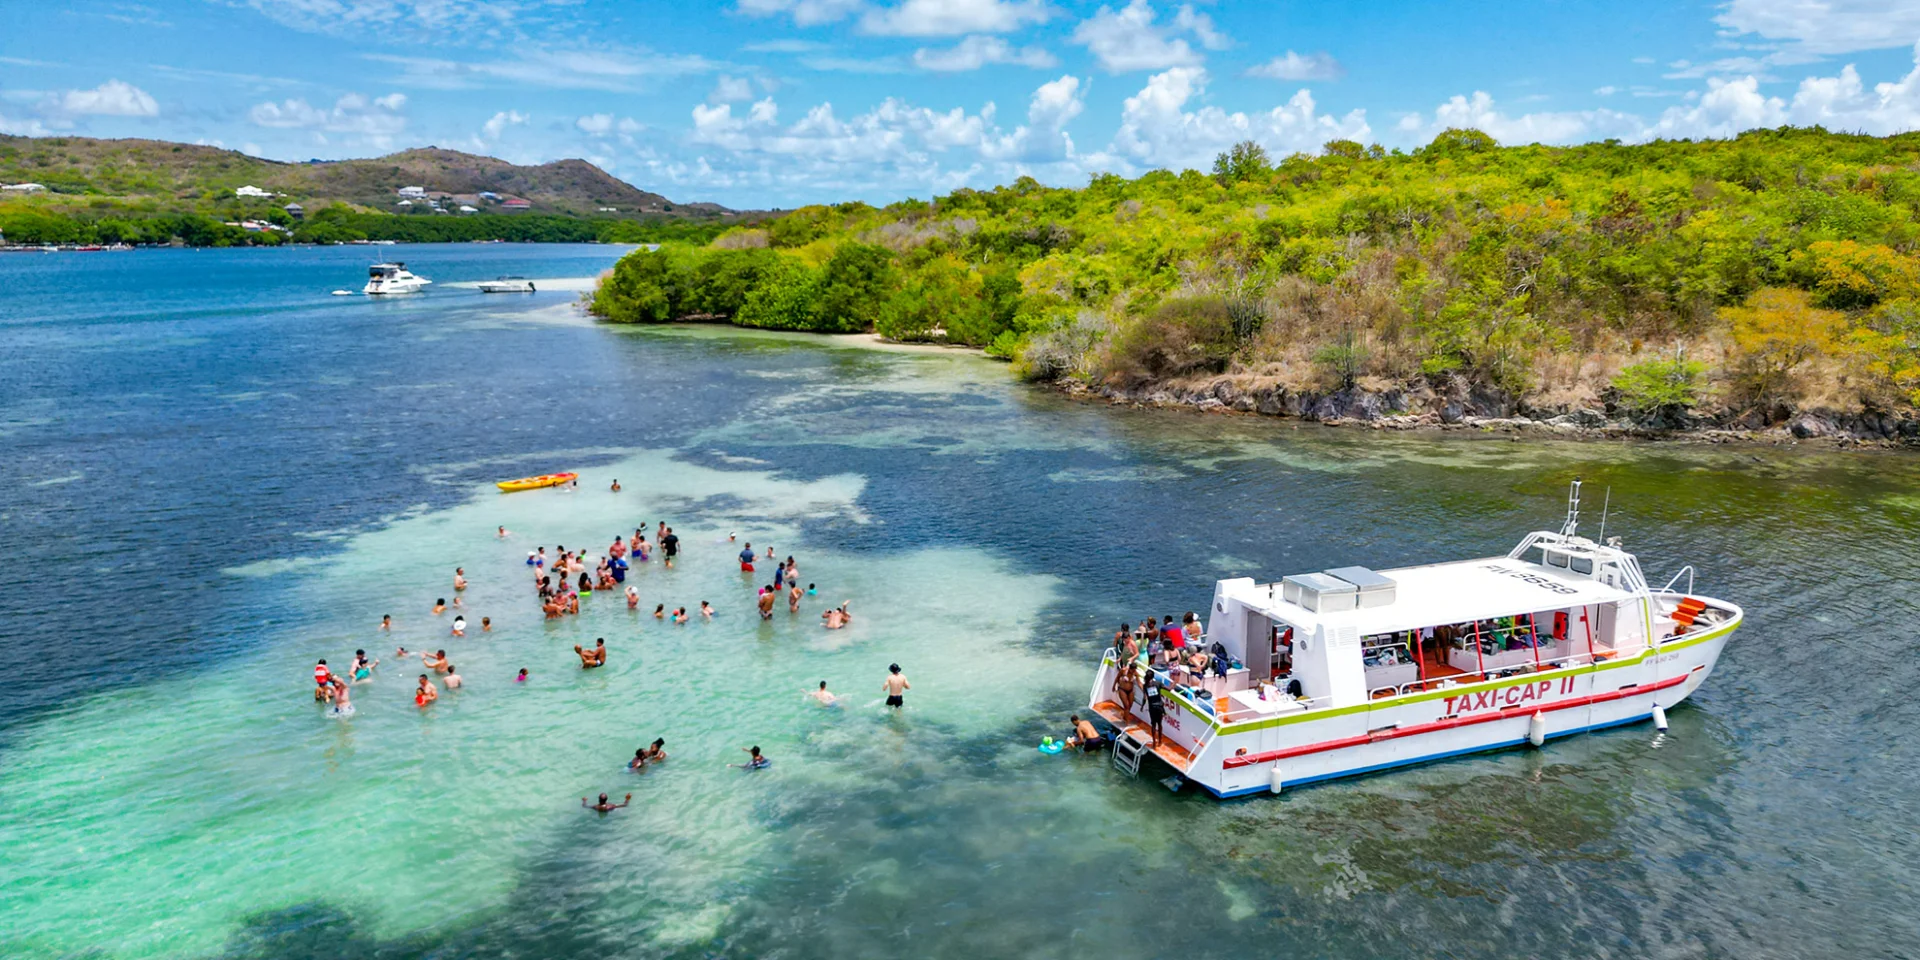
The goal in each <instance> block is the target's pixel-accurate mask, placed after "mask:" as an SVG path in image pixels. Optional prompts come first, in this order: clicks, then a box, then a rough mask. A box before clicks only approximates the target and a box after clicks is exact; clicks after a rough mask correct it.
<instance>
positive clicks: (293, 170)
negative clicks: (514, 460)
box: [0, 136, 741, 244]
mask: <svg viewBox="0 0 1920 960" xmlns="http://www.w3.org/2000/svg"><path fill="white" fill-rule="evenodd" d="M18 183H34V184H40V185H42V186H44V187H45V188H46V189H45V190H44V191H37V192H33V193H20V192H12V191H10V192H7V193H5V194H4V195H0V231H4V232H5V234H6V237H7V239H8V240H9V241H10V242H15V243H66V242H82V241H98V242H112V241H115V240H128V241H130V242H146V241H158V242H165V241H167V240H170V239H171V238H173V237H179V238H181V239H182V240H183V241H185V242H188V243H194V244H205V243H246V242H263V241H264V242H273V241H275V240H277V239H280V237H276V236H267V237H262V236H260V235H259V234H257V233H255V234H248V233H247V232H246V231H243V230H239V229H238V228H225V229H223V225H225V224H229V223H235V222H240V221H244V220H259V221H266V222H273V223H276V224H279V225H282V226H284V227H287V228H289V229H290V230H291V231H292V233H291V235H292V236H293V237H294V238H296V239H312V240H329V239H355V238H370V239H394V240H409V239H429V240H466V239H491V238H494V237H499V238H502V239H516V240H535V239H565V240H577V239H589V240H590V239H596V238H597V239H629V240H637V239H662V238H673V237H690V238H698V239H701V240H704V239H707V238H710V237H712V236H713V235H714V234H715V233H717V232H718V227H717V226H715V225H718V224H724V223H729V222H733V221H734V220H737V219H739V218H740V216H741V215H740V214H736V213H735V212H734V211H732V210H728V209H727V208H725V207H722V206H719V205H718V204H712V203H689V204H682V203H675V202H673V201H672V200H669V199H668V198H666V197H663V196H661V195H660V194H657V193H651V192H648V191H645V190H641V189H639V188H637V187H634V186H633V185H631V184H628V183H626V182H624V181H622V180H619V179H618V178H615V177H613V176H612V175H610V174H608V173H607V172H606V171H603V170H601V169H600V168H598V167H596V166H594V165H593V164H590V163H588V162H586V161H584V160H557V161H554V162H552V163H545V164H541V165H539V166H531V167H523V166H517V165H515V164H511V163H507V162H506V161H503V160H496V159H494V158H492V157H481V156H474V155H472V154H467V153H461V152H459V151H455V150H441V149H437V148H433V147H427V148H422V149H417V150H406V151H402V152H400V153H395V154H392V155H390V156H386V157H379V158H376V159H371V160H333V161H311V162H306V163H281V162H278V161H273V160H263V159H260V158H258V157H251V156H247V155H246V154H243V153H239V152H237V151H233V150H222V149H219V148H217V147H203V146H195V145H192V144H182V143H167V142H164V141H158V140H96V139H90V138H86V137H32V138H30V137H10V136H0V184H18ZM243 187H253V188H256V189H257V190H259V191H262V192H264V193H266V194H268V196H264V197H252V196H247V197H243V196H238V195H236V193H235V191H236V190H239V189H241V188H243ZM403 187H420V188H422V189H423V190H424V191H425V192H426V193H427V194H428V197H427V198H415V199H413V200H409V201H408V202H407V203H406V204H404V205H403V204H401V202H400V201H401V200H402V199H405V198H402V197H401V196H400V195H399V194H398V191H399V190H400V189H401V188H403ZM482 193H490V194H494V195H496V196H494V197H482V196H481V194H482ZM509 198H519V199H523V200H526V201H528V205H527V206H526V207H525V208H524V209H516V208H515V207H514V206H508V205H506V204H505V203H504V201H505V200H507V199H509ZM428 199H431V200H432V201H434V202H435V203H437V204H438V205H439V206H440V207H442V208H443V210H444V212H441V211H436V210H434V209H432V207H431V206H430V205H429V204H428V203H427V200H428ZM289 203H293V204H298V205H299V206H301V207H302V208H304V214H305V218H302V217H295V216H292V215H289V214H288V213H287V212H286V210H285V207H286V205H287V204H289ZM463 205H464V206H470V207H472V208H474V210H475V211H477V212H476V213H468V214H462V213H460V212H459V209H460V207H461V206H463ZM403 217H404V218H405V219H402V218H403ZM303 219H304V220H305V222H303ZM455 219H457V220H461V221H463V222H461V223H457V224H456V223H430V222H428V221H429V220H432V221H445V220H455ZM580 219H585V220H591V221H594V222H593V223H575V222H570V221H572V220H580ZM327 221H331V226H324V224H325V223H326V222H327ZM617 223H625V224H627V225H626V226H616V225H615V224H617ZM323 226H324V228H323ZM298 228H304V229H298ZM269 233H270V234H271V233H272V232H271V231H269ZM303 233H304V234H306V235H305V236H302V234H303Z"/></svg>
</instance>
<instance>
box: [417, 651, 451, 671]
mask: <svg viewBox="0 0 1920 960" xmlns="http://www.w3.org/2000/svg"><path fill="white" fill-rule="evenodd" d="M420 665H421V666H423V667H432V668H433V672H435V673H446V672H447V652H446V651H445V650H440V651H437V652H435V653H434V654H432V655H431V656H429V655H427V654H421V655H420Z"/></svg>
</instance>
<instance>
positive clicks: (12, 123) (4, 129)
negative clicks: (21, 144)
mask: <svg viewBox="0 0 1920 960" xmlns="http://www.w3.org/2000/svg"><path fill="white" fill-rule="evenodd" d="M0 133H4V134H7V135H9V136H14V137H44V136H48V135H49V134H51V133H53V131H52V130H49V129H47V127H46V125H45V124H43V123H41V122H40V121H38V120H35V119H32V118H28V119H25V120H15V119H13V118H12V117H9V116H7V115H6V114H4V113H0Z"/></svg>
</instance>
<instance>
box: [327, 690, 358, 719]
mask: <svg viewBox="0 0 1920 960" xmlns="http://www.w3.org/2000/svg"><path fill="white" fill-rule="evenodd" d="M329 712H330V713H331V714H332V715H333V716H336V717H351V716H353V698H352V696H351V695H350V694H348V693H347V685H346V684H344V683H343V684H340V685H339V687H337V688H336V689H335V690H334V693H333V709H332V710H331V711H329Z"/></svg>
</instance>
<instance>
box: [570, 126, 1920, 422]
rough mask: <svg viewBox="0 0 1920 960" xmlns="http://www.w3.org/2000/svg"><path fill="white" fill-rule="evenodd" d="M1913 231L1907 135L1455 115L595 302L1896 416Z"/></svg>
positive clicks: (1495, 392) (854, 229)
mask: <svg viewBox="0 0 1920 960" xmlns="http://www.w3.org/2000/svg"><path fill="white" fill-rule="evenodd" d="M1917 245H1920V134H1904V135H1900V136H1895V137H1887V138H1874V137H1866V136H1851V135H1844V134H1835V133H1829V132H1826V131H1824V130H1820V129H1817V128H1816V129H1780V130H1772V131H1754V132H1750V133H1747V134H1744V135H1742V136H1740V137H1739V138H1737V139H1734V140H1727V141H1702V142H1689V141H1658V142H1653V143H1647V144H1641V145H1627V144H1619V143H1600V144H1589V145H1584V146H1577V147H1544V146H1537V145H1536V146H1525V147H1507V148H1502V147H1498V146H1496V145H1495V144H1494V142H1493V141H1492V140H1491V138H1489V137H1487V136H1486V135H1485V134H1482V133H1480V132H1478V131H1473V130H1450V131H1447V132H1446V133H1444V134H1442V135H1440V136H1439V137H1438V138H1436V139H1435V140H1434V141H1433V143H1431V144H1429V145H1428V146H1426V147H1424V148H1421V149H1418V150H1415V151H1413V152H1411V153H1402V152H1400V151H1392V152H1387V151H1383V150H1381V149H1380V148H1379V147H1377V146H1376V147H1363V146H1361V145H1360V144H1357V143H1352V142H1346V141H1336V142H1333V143H1329V144H1327V145H1326V149H1325V152H1324V153H1323V154H1322V155H1320V156H1317V157H1315V156H1305V155H1295V156H1291V157H1287V158H1285V159H1282V160H1280V161H1278V162H1277V163H1276V162H1273V161H1272V160H1271V159H1270V158H1268V157H1267V156H1266V155H1265V154H1264V152H1263V151H1261V150H1260V149H1259V148H1258V147H1255V146H1253V145H1250V144H1243V145H1241V146H1240V147H1236V148H1235V149H1234V150H1233V151H1231V152H1229V153H1225V154H1222V155H1221V156H1220V157H1219V159H1218V161H1217V162H1216V164H1215V166H1214V169H1213V171H1212V172H1211V173H1201V172H1198V171H1193V170H1188V171H1185V172H1181V173H1174V172H1167V171H1157V172H1153V173H1149V174H1147V175H1145V176H1142V177H1139V178H1137V179H1132V180H1128V179H1124V178H1121V177H1117V176H1097V177H1095V178H1093V180H1092V181H1091V182H1090V183H1089V184H1088V185H1087V186H1086V187H1083V188H1079V189H1053V188H1048V187H1044V186H1042V185H1040V184H1038V183H1036V182H1034V181H1032V180H1030V179H1022V180H1020V181H1019V182H1017V183H1014V184H1012V185H1010V186H1005V187H1001V188H998V189H995V190H991V191H972V190H961V191H957V192H955V193H953V194H951V195H949V196H944V197H940V198H938V199H936V200H934V201H933V202H930V203H929V202H921V201H914V200H909V201H903V202H900V203H896V204H893V205H891V206H888V207H886V208H884V209H875V208H872V207H869V206H866V205H864V204H857V203H856V204H843V205H840V206H834V207H808V208H802V209H800V210H797V211H793V212H792V213H790V214H788V215H786V216H784V217H782V218H781V219H778V220H775V221H772V222H771V223H769V224H767V225H765V226H764V228H750V229H749V228H736V229H734V230H731V231H729V232H728V233H726V234H723V235H721V236H720V237H719V238H717V239H716V240H715V241H714V242H713V243H712V244H710V245H707V246H701V247H694V246H672V245H670V246H668V247H666V248H663V249H662V250H660V251H659V252H657V253H636V254H633V255H630V256H629V257H627V258H626V259H625V260H623V261H622V262H621V264H620V265H619V267H618V268H617V269H616V271H615V272H614V274H613V275H612V277H611V278H610V279H609V280H608V281H607V283H606V284H604V285H603V287H602V289H601V290H600V292H599V294H598V297H597V301H596V302H597V309H598V310H599V311H600V312H601V314H602V315H604V316H605V317H607V318H608V319H611V320H615V321H624V322H648V321H666V320H673V319H678V318H688V317H697V318H710V319H711V318H720V319H727V320H730V321H731V322H733V323H736V324H742V325H747V326H761V327H774V328H784V329H806V330H836V331H847V330H874V331H877V332H879V333H881V334H884V335H887V336H890V337H895V338H899V339H905V340H926V339H932V340H945V341H950V342H958V343H967V344H975V345H979V346H984V347H986V348H987V349H988V351H989V352H990V353H993V354H995V355H998V356H1002V357H1006V358H1008V359H1011V360H1013V361H1014V362H1015V363H1016V365H1017V367H1018V369H1019V370H1020V371H1021V372H1023V373H1024V374H1025V375H1027V376H1030V377H1034V378H1040V379H1056V378H1062V379H1070V380H1077V381H1080V382H1082V383H1084V384H1086V385H1088V386H1090V387H1093V388H1096V389H1100V390H1103V391H1107V392H1110V393H1115V392H1118V393H1121V394H1124V395H1130V396H1140V395H1143V394H1145V393H1149V392H1151V391H1152V390H1153V389H1154V388H1156V387H1160V386H1170V387H1173V388H1177V389H1178V388H1190V387H1192V386H1193V385H1194V384H1201V383H1208V382H1213V381H1219V382H1223V383H1226V384H1230V385H1231V386H1232V387H1233V389H1234V390H1235V391H1237V392H1238V394H1239V395H1241V396H1257V397H1262V398H1278V399H1276V400H1275V403H1276V404H1278V405H1279V406H1281V407H1283V408H1285V409H1288V410H1295V409H1297V408H1298V407H1299V406H1300V405H1301V404H1302V403H1303V402H1305V403H1308V404H1311V403H1314V402H1320V401H1323V400H1325V399H1326V398H1329V397H1333V398H1338V399H1339V401H1340V402H1338V403H1335V404H1334V405H1333V407H1331V408H1329V409H1330V410H1332V411H1333V413H1332V415H1341V414H1340V412H1339V411H1340V410H1341V409H1342V404H1347V403H1352V402H1357V401H1356V398H1373V399H1372V400H1369V401H1367V403H1362V404H1361V407H1362V408H1364V409H1366V410H1367V411H1369V413H1370V414H1372V413H1379V412H1409V413H1422V412H1433V411H1438V410H1448V409H1457V408H1460V407H1462V406H1463V405H1464V407H1465V409H1468V410H1480V411H1494V412H1501V411H1512V410H1515V409H1526V410H1534V411H1538V410H1548V411H1553V410H1559V411H1580V410H1586V409H1590V408H1597V407H1602V406H1604V407H1605V408H1606V409H1607V411H1608V412H1609V413H1610V414H1618V415H1629V416H1633V417H1637V418H1640V419H1641V420H1642V421H1643V422H1653V423H1660V422H1667V423H1675V424H1678V423H1681V422H1687V421H1688V420H1689V418H1690V417H1692V416H1694V415H1697V414H1701V413H1707V414H1711V415H1712V417H1713V418H1714V419H1715V420H1716V421H1718V422H1722V423H1738V424H1742V425H1758V424H1764V423H1767V422H1777V421H1778V420H1779V419H1781V418H1783V417H1785V416H1787V415H1789V414H1790V413H1791V412H1792V411H1793V410H1795V409H1801V408H1809V407H1818V408H1821V409H1827V410H1835V411H1849V410H1850V411H1860V410H1866V411H1874V410H1882V411H1887V410H1891V411H1895V412H1897V414H1898V416H1899V417H1901V418H1907V419H1910V417H1911V413H1912V405H1913V404H1914V402H1915V401H1916V400H1920V259H1917V258H1916V256H1915V253H1916V248H1917ZM1287 398H1292V399H1291V400H1289V399H1287ZM1368 403H1370V404H1371V406H1368V405H1367V404H1368ZM1259 404H1260V405H1261V406H1262V407H1263V408H1264V406H1265V405H1266V400H1265V399H1262V400H1261V401H1259Z"/></svg>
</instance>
